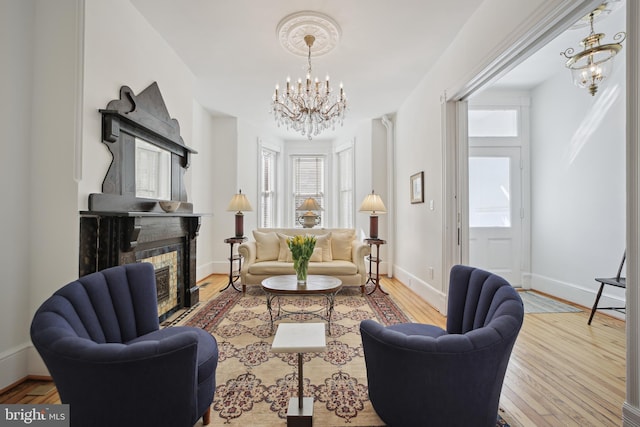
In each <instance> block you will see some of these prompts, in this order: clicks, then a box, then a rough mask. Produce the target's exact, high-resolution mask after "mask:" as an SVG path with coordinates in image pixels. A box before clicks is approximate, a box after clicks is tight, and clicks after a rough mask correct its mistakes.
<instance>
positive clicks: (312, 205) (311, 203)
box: [296, 197, 324, 211]
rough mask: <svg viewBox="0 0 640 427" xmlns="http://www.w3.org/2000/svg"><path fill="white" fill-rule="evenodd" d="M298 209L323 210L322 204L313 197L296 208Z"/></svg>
mask: <svg viewBox="0 0 640 427" xmlns="http://www.w3.org/2000/svg"><path fill="white" fill-rule="evenodd" d="M296 210H297V211H322V210H324V209H322V208H321V207H320V205H319V204H318V202H317V201H316V199H314V198H313V197H309V198H308V199H306V200H305V201H304V202H302V204H301V205H300V206H298V207H297V208H296Z"/></svg>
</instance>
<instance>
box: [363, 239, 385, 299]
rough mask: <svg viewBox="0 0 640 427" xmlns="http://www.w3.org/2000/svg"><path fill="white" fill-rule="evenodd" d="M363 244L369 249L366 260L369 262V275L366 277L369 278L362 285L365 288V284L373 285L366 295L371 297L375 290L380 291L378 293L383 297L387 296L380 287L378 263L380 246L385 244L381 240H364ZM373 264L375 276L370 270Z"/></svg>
mask: <svg viewBox="0 0 640 427" xmlns="http://www.w3.org/2000/svg"><path fill="white" fill-rule="evenodd" d="M364 242H365V243H366V244H368V245H369V249H370V254H369V256H367V260H369V275H368V276H369V277H368V278H367V281H366V282H365V284H364V285H365V286H366V285H367V283H373V285H374V286H373V289H372V290H371V291H370V292H367V295H371V294H372V293H374V292H375V291H376V289H380V292H382V293H383V294H385V295H389V294H388V293H387V292H385V291H384V290H383V289H382V288H381V287H380V261H382V260H381V259H380V245H384V244H385V243H387V242H386V241H385V240H382V239H364ZM374 246H375V247H376V252H375V256H374V254H373V247H374ZM373 263H375V264H376V273H375V275H374V274H373V270H372V265H373Z"/></svg>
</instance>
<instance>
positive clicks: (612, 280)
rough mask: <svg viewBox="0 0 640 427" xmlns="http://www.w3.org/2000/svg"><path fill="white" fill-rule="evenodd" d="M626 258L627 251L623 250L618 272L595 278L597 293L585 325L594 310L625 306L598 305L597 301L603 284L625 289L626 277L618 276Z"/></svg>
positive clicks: (589, 322)
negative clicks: (613, 274)
mask: <svg viewBox="0 0 640 427" xmlns="http://www.w3.org/2000/svg"><path fill="white" fill-rule="evenodd" d="M626 259H627V251H624V253H623V254H622V261H620V267H618V274H616V277H609V278H602V277H600V278H596V282H600V289H599V290H598V295H597V296H596V301H595V302H594V303H593V308H592V309H591V316H589V321H588V322H587V325H590V324H591V320H593V315H594V314H596V310H598V309H600V310H624V309H626V307H598V302H599V301H600V297H601V296H602V290H603V289H604V285H609V286H616V287H618V288H623V289H626V287H627V279H626V277H620V275H621V274H622V267H623V266H624V262H625V260H626Z"/></svg>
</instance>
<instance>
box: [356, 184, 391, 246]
mask: <svg viewBox="0 0 640 427" xmlns="http://www.w3.org/2000/svg"><path fill="white" fill-rule="evenodd" d="M360 212H371V215H370V216H369V237H370V238H372V239H377V238H378V214H384V213H387V208H385V207H384V203H382V199H381V198H380V196H378V195H377V194H375V192H374V191H373V190H371V194H368V195H367V197H365V198H364V200H363V201H362V205H360Z"/></svg>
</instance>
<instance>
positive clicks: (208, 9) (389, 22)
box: [131, 0, 624, 139]
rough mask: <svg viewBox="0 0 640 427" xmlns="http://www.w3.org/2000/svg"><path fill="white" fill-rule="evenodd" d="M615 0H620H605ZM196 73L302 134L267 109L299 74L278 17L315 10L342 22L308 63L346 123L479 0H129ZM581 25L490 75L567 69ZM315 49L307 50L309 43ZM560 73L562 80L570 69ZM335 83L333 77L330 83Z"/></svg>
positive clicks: (408, 86)
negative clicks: (331, 88)
mask: <svg viewBox="0 0 640 427" xmlns="http://www.w3.org/2000/svg"><path fill="white" fill-rule="evenodd" d="M611 1H612V2H614V3H617V2H618V1H619V0H611ZM131 2H132V4H133V5H134V6H135V7H136V8H137V9H138V10H139V11H140V13H141V14H142V15H143V16H144V17H145V18H146V19H147V21H148V22H149V23H150V24H151V25H152V26H153V27H154V28H155V29H156V30H157V31H158V33H160V34H161V35H162V37H163V38H164V39H165V40H166V41H167V42H168V43H169V45H170V46H171V47H172V48H173V49H174V50H175V51H176V52H177V54H178V55H179V56H180V57H181V58H182V60H183V61H184V62H185V63H186V64H187V66H188V67H189V68H190V69H191V71H192V72H193V74H194V75H195V77H196V79H197V83H196V85H197V87H196V92H197V94H198V95H197V97H198V101H199V102H200V103H201V104H202V105H203V106H204V107H205V108H206V109H208V110H209V111H211V112H212V113H214V114H220V115H229V116H234V117H237V118H239V119H240V120H243V121H247V122H249V123H251V124H253V125H255V126H257V127H259V128H262V129H264V132H266V133H267V132H268V133H272V134H274V135H277V136H279V137H281V138H284V139H302V138H303V137H302V136H301V135H299V134H297V133H293V132H287V131H286V130H285V129H284V128H277V127H276V125H275V122H274V120H273V116H272V114H271V112H270V105H271V96H272V95H273V90H274V87H275V84H276V83H279V84H280V86H283V85H284V82H285V79H286V77H287V76H291V79H292V80H297V78H298V77H304V75H305V73H306V67H307V62H306V58H301V57H299V56H294V55H292V54H291V53H288V52H286V51H285V50H284V48H282V46H281V45H280V42H279V40H278V38H277V36H276V27H277V25H278V23H279V22H280V20H281V19H282V18H284V17H285V16H287V15H289V14H291V13H294V12H299V11H304V10H311V11H316V12H321V13H324V14H326V15H329V16H330V17H331V18H333V19H334V20H335V21H336V22H337V23H338V25H339V26H340V28H341V30H342V35H341V40H340V42H339V43H338V46H337V47H336V48H335V49H334V50H333V51H332V52H330V53H328V54H327V55H324V56H321V57H318V58H314V57H313V53H312V65H313V73H314V75H317V76H318V77H319V78H320V79H321V80H322V79H324V76H325V75H327V74H329V75H330V76H331V80H332V83H333V84H334V85H336V86H337V84H338V83H339V82H343V83H344V87H345V91H346V93H347V96H348V101H349V105H348V111H347V120H345V125H344V126H345V127H344V128H343V129H337V132H331V131H325V132H324V133H323V134H322V135H320V136H319V137H317V138H316V139H320V138H322V139H327V138H334V137H336V134H339V132H340V130H350V129H351V128H352V127H353V126H355V125H356V124H357V123H359V122H361V121H362V120H367V119H372V118H376V117H380V116H382V115H384V114H388V113H393V112H395V111H396V110H397V109H398V107H399V106H400V105H401V103H402V102H403V101H404V100H405V99H406V97H407V96H408V95H409V93H410V92H411V91H412V90H413V89H414V88H415V87H416V86H417V85H418V83H419V81H420V79H421V78H422V77H423V76H424V75H425V74H426V73H427V71H428V70H429V67H430V66H431V64H433V63H434V62H435V61H436V60H437V58H438V56H439V55H440V54H441V53H442V51H443V50H444V49H445V48H446V47H447V45H448V44H449V43H450V42H451V40H453V38H454V37H455V35H456V33H457V32H458V31H459V29H460V28H461V27H462V26H463V25H464V23H465V22H466V21H467V19H468V18H469V17H470V16H471V14H473V12H474V11H475V10H476V9H477V7H478V6H479V5H480V3H482V0H456V1H434V0H348V1H346V0H270V1H266V0H181V1H177V0H131ZM611 17H616V18H615V19H609V18H607V19H603V20H602V22H601V23H597V24H596V30H597V32H605V33H606V34H607V37H606V39H605V42H606V43H609V42H610V38H611V37H612V36H613V34H614V33H615V32H617V31H621V30H623V29H624V28H623V27H622V25H623V24H624V13H620V12H618V11H614V12H613V13H611ZM587 33H588V28H580V29H574V30H568V31H566V32H565V33H563V34H561V35H560V36H558V37H557V38H556V39H555V40H553V41H551V42H550V43H549V44H548V45H547V46H545V47H544V48H542V49H540V51H538V52H537V53H536V54H534V55H532V56H530V57H529V58H528V59H527V60H525V61H524V62H523V63H522V64H521V65H520V66H518V67H516V68H515V69H514V70H512V71H510V72H509V73H508V74H507V75H506V76H504V77H503V78H502V79H501V80H499V81H498V82H496V83H495V84H496V85H498V86H502V87H510V88H524V89H530V88H532V87H534V86H536V85H537V84H539V83H541V82H542V81H544V80H545V79H546V78H548V77H549V76H551V75H552V74H554V73H558V72H562V71H560V70H564V60H563V57H561V56H560V52H561V51H563V50H565V49H566V48H567V47H570V46H572V47H574V48H576V50H579V47H580V46H579V44H578V43H579V41H580V40H581V39H582V38H583V37H585V36H586V35H587ZM312 52H313V51H312ZM564 72H566V73H567V82H568V83H569V81H570V79H569V76H568V75H569V73H568V71H564ZM336 89H337V87H336Z"/></svg>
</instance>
